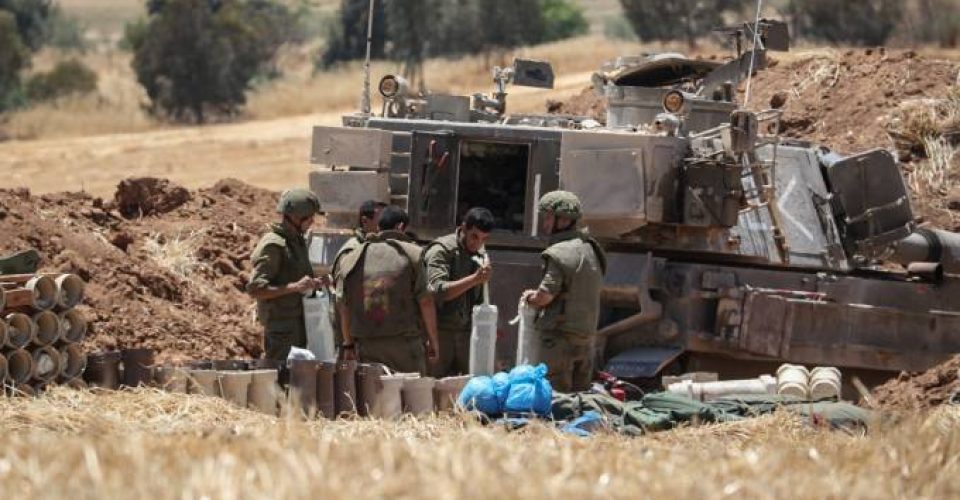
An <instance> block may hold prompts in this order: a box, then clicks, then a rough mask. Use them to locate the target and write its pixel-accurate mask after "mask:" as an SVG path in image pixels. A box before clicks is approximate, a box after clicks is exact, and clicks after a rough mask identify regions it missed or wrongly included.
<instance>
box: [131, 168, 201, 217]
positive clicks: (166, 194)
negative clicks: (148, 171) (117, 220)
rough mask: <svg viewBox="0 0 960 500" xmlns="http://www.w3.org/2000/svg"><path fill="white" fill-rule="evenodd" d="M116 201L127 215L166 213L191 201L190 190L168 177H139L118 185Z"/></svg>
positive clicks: (140, 215)
mask: <svg viewBox="0 0 960 500" xmlns="http://www.w3.org/2000/svg"><path fill="white" fill-rule="evenodd" d="M114 201H115V202H116V204H117V208H118V209H119V210H120V213H121V214H123V215H124V216H126V217H138V216H139V217H142V216H144V215H154V214H165V213H167V212H169V211H171V210H173V209H175V208H177V207H179V206H181V205H183V204H184V203H186V202H188V201H190V192H189V191H187V190H186V189H184V188H182V187H180V186H178V185H176V184H173V183H172V182H170V181H168V180H166V179H157V178H154V177H137V178H132V179H124V180H122V181H120V185H119V186H117V193H116V194H115V195H114Z"/></svg>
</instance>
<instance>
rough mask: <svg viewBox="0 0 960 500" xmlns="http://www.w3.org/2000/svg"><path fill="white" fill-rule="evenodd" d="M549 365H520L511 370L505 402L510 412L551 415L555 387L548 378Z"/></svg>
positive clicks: (506, 408)
mask: <svg viewBox="0 0 960 500" xmlns="http://www.w3.org/2000/svg"><path fill="white" fill-rule="evenodd" d="M546 376H547V365H545V364H543V363H540V364H539V365H537V366H530V365H520V366H517V367H516V368H514V369H513V370H510V374H509V375H508V377H509V380H510V385H509V390H508V392H507V399H506V401H505V402H504V404H503V409H504V411H506V412H508V413H535V414H537V415H539V416H541V417H546V416H549V415H550V408H551V403H552V400H553V387H551V386H550V381H548V380H547V378H546Z"/></svg>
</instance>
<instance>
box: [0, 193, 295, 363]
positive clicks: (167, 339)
mask: <svg viewBox="0 0 960 500" xmlns="http://www.w3.org/2000/svg"><path fill="white" fill-rule="evenodd" d="M277 196H278V195H277V193H274V192H271V191H267V190H263V189H259V188H255V187H251V186H249V185H246V184H244V183H242V182H240V181H236V180H223V181H220V182H218V183H217V184H216V185H214V186H213V187H211V188H209V189H200V190H198V191H194V192H191V191H188V190H186V189H184V188H182V187H179V186H176V185H173V184H171V183H169V182H167V181H165V180H160V179H150V178H143V179H130V180H126V181H124V182H122V183H121V184H120V186H119V187H118V191H117V194H116V196H115V198H114V200H109V201H105V200H102V199H99V198H94V197H91V196H90V195H88V194H85V193H58V194H50V195H42V196H32V195H31V194H30V193H29V192H28V191H26V190H0V234H3V238H2V240H0V254H6V253H9V252H13V251H17V250H22V249H25V248H35V249H37V250H38V251H39V252H40V253H41V255H42V257H43V261H42V263H41V270H42V271H51V272H70V273H75V274H77V275H79V276H80V277H81V278H83V279H84V280H85V281H86V282H87V294H86V300H85V301H84V305H83V306H81V307H82V311H83V312H84V313H85V314H86V315H87V318H88V319H89V320H90V321H91V328H90V333H89V334H88V336H87V339H86V341H85V347H87V348H89V349H91V350H97V349H107V350H113V349H120V348H125V347H152V348H154V349H156V350H157V351H158V353H159V359H161V360H173V359H224V358H235V357H255V356H258V355H259V354H260V352H261V350H262V349H261V344H260V342H261V341H260V328H258V326H257V324H256V323H255V321H254V317H253V301H252V300H251V299H250V297H249V296H248V295H246V294H245V293H244V285H245V279H246V276H248V275H249V271H250V262H249V255H250V252H251V250H252V248H253V246H254V245H255V244H256V242H257V239H258V238H259V236H260V235H261V234H262V233H263V232H264V230H265V228H266V226H267V224H268V223H269V222H271V221H272V220H274V219H275V218H276V215H275V213H274V210H275V208H276V202H277Z"/></svg>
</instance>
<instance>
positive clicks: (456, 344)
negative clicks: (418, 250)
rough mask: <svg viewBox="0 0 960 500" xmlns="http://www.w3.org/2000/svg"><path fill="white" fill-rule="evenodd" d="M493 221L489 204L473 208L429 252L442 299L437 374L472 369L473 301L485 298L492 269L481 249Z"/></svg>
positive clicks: (430, 277)
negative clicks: (453, 229) (458, 224)
mask: <svg viewBox="0 0 960 500" xmlns="http://www.w3.org/2000/svg"><path fill="white" fill-rule="evenodd" d="M493 225H494V218H493V214H492V213H490V210H487V209H486V208H471V209H470V210H469V211H467V213H466V215H464V217H463V222H462V223H461V224H460V226H459V227H458V228H457V230H456V231H455V232H454V233H452V234H448V235H446V236H443V237H441V238H438V239H436V240H434V241H433V242H432V243H430V244H429V245H428V246H427V249H426V251H425V253H424V260H426V263H427V283H428V285H429V287H430V291H431V292H433V294H434V297H435V298H434V300H435V301H437V302H438V303H439V306H438V307H437V329H438V330H439V331H440V353H439V354H440V359H439V361H438V362H437V363H436V364H433V365H431V367H430V371H431V373H432V375H433V376H434V377H446V376H451V375H461V374H465V373H469V371H470V328H471V320H472V316H473V314H472V313H473V306H475V305H477V304H480V303H481V302H482V301H483V285H484V283H487V282H488V281H489V280H490V274H491V272H492V268H491V267H490V264H489V262H488V261H487V259H486V257H487V256H486V254H482V253H481V250H482V249H483V245H484V243H485V242H486V241H487V239H488V238H489V237H490V231H492V230H493ZM478 260H479V262H477V261H478Z"/></svg>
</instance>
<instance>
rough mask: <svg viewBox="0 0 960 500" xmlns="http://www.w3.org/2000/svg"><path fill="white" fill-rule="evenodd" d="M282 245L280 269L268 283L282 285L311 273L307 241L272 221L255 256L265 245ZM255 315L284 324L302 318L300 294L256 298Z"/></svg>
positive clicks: (265, 322) (266, 322)
mask: <svg viewBox="0 0 960 500" xmlns="http://www.w3.org/2000/svg"><path fill="white" fill-rule="evenodd" d="M271 245H272V246H277V247H280V248H281V249H283V261H282V262H281V263H280V271H279V272H278V273H277V275H276V276H275V277H274V278H273V280H272V281H270V285H271V286H276V287H282V286H286V285H287V284H289V283H295V282H297V281H300V279H302V278H303V277H304V276H313V266H311V265H310V257H309V253H308V250H307V243H306V241H305V240H304V239H303V237H302V236H300V235H299V234H293V235H287V234H286V231H285V229H284V228H283V226H280V225H273V226H272V230H271V231H270V232H269V233H267V234H265V235H263V237H262V238H260V242H259V243H257V247H256V248H255V249H254V251H253V260H256V259H257V258H258V257H259V256H260V254H261V253H263V251H264V250H265V249H266V248H267V247H268V246H271ZM257 318H258V319H259V321H260V323H262V324H263V325H265V326H267V327H270V326H277V327H283V326H285V325H283V323H289V322H291V321H300V322H302V321H303V296H302V295H300V294H299V293H291V294H288V295H284V296H282V297H277V298H274V299H266V300H258V301H257Z"/></svg>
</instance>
